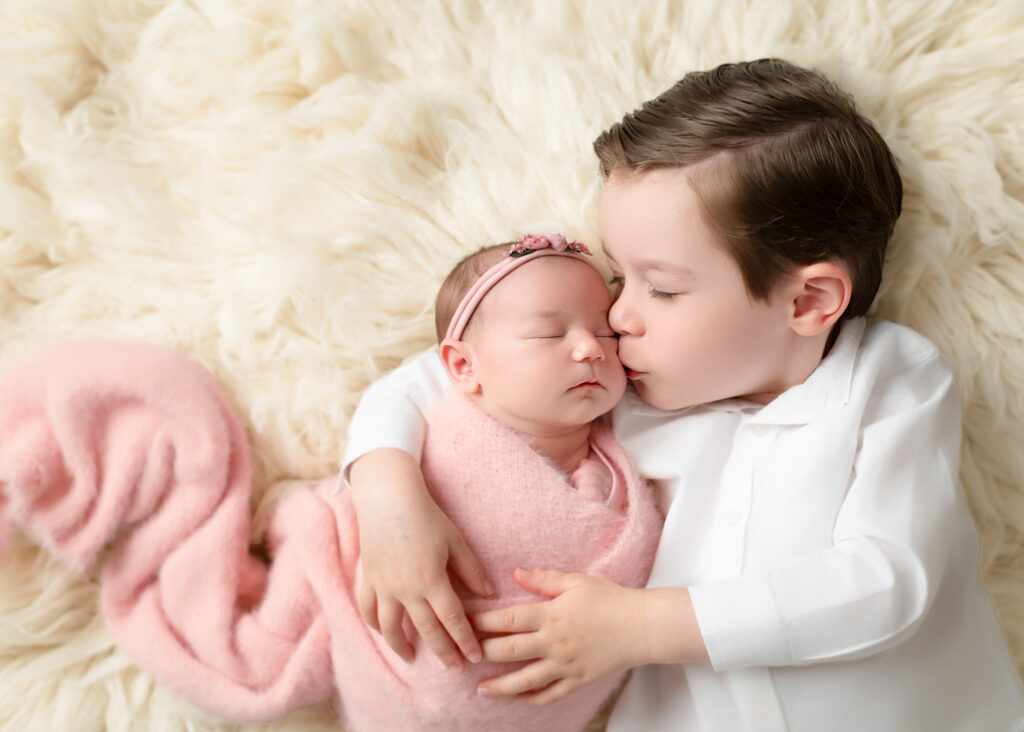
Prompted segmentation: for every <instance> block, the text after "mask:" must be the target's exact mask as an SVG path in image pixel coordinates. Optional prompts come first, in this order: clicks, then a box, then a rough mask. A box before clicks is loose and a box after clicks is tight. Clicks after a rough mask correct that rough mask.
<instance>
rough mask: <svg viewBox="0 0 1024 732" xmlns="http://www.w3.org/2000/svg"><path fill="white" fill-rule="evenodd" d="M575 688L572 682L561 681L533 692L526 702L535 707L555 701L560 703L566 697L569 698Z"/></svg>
mask: <svg viewBox="0 0 1024 732" xmlns="http://www.w3.org/2000/svg"><path fill="white" fill-rule="evenodd" d="M574 688H576V687H575V685H574V684H572V683H571V682H569V681H567V680H565V679H561V680H560V681H556V682H555V683H553V684H551V685H550V686H547V687H545V688H543V689H540V690H539V691H535V692H531V693H529V694H528V695H527V698H526V702H527V704H530V705H531V706H534V707H539V706H543V705H545V704H550V703H551V702H553V701H558V700H559V699H561V698H562V697H564V696H567V695H568V694H569V692H570V691H572V690H573V689H574Z"/></svg>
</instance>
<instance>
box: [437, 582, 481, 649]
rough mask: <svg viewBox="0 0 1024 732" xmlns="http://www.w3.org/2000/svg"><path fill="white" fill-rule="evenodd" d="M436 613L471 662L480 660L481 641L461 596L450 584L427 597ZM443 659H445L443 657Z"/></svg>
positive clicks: (446, 630) (449, 634)
mask: <svg viewBox="0 0 1024 732" xmlns="http://www.w3.org/2000/svg"><path fill="white" fill-rule="evenodd" d="M427 602H429V603H430V607H431V609H432V610H433V612H434V615H435V616H436V617H437V618H438V619H439V620H440V621H441V623H442V625H443V627H444V630H445V632H446V633H447V634H448V636H449V637H450V638H451V639H452V640H453V641H454V642H455V645H456V646H458V649H459V651H461V652H462V655H463V656H464V657H466V658H467V659H468V660H469V661H470V663H476V662H477V661H479V660H480V659H481V658H482V656H483V653H482V652H481V650H480V643H479V642H478V641H477V639H476V634H475V633H473V627H472V626H471V625H470V624H469V619H468V618H467V617H466V611H465V610H464V609H463V607H462V603H461V602H459V596H458V595H456V594H455V590H453V589H452V586H451V585H450V584H447V583H446V584H445V586H443V587H439V588H437V589H436V590H435V591H434V592H433V593H432V595H431V596H429V597H428V598H427ZM442 660H443V659H442Z"/></svg>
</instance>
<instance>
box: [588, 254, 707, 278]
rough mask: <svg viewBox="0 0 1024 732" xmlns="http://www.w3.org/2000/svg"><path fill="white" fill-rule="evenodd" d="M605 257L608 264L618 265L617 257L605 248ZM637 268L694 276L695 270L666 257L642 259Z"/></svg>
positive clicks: (681, 275)
mask: <svg viewBox="0 0 1024 732" xmlns="http://www.w3.org/2000/svg"><path fill="white" fill-rule="evenodd" d="M604 258H605V259H606V260H608V265H609V266H611V267H618V266H619V263H618V262H616V261H615V258H614V257H612V256H611V255H610V254H608V251H607V250H605V253H604ZM637 269H639V270H640V271H642V272H646V271H648V270H652V269H654V270H658V271H659V272H668V273H669V274H674V275H679V276H680V277H692V276H693V270H692V269H690V268H689V267H686V266H684V265H682V264H675V263H674V262H669V261H667V260H664V259H641V260H640V261H639V262H637Z"/></svg>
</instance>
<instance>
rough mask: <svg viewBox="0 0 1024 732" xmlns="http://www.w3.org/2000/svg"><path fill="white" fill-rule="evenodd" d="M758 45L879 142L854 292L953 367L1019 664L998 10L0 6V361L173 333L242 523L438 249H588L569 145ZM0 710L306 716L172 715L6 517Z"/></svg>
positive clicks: (285, 483)
mask: <svg viewBox="0 0 1024 732" xmlns="http://www.w3.org/2000/svg"><path fill="white" fill-rule="evenodd" d="M765 55H778V56H782V57H785V58H788V59H790V60H792V61H795V62H797V63H801V64H804V65H809V66H814V67H816V68H819V69H821V70H823V71H825V72H826V73H829V74H830V75H832V76H833V77H834V78H836V79H837V80H838V81H839V82H840V83H842V84H843V85H844V86H845V87H846V88H847V89H849V90H850V91H852V92H853V93H854V95H855V96H856V97H857V98H858V100H859V102H860V104H861V106H862V108H863V109H864V110H865V111H866V112H867V113H868V114H869V115H870V116H872V117H873V118H874V119H875V120H876V121H877V123H878V125H879V127H880V129H881V130H882V132H883V134H884V135H885V136H886V137H887V139H888V140H889V142H890V144H891V146H892V148H893V150H894V151H895V153H896V155H897V157H898V158H899V161H900V164H901V168H902V173H903V176H904V182H905V187H906V200H905V206H904V215H903V217H902V219H901V220H900V224H899V227H898V229H897V233H896V237H895V240H894V242H893V245H892V248H891V255H890V258H889V263H888V268H887V271H886V278H887V280H886V283H885V285H884V286H883V290H882V292H881V294H880V298H879V300H878V302H877V304H876V307H875V314H877V315H879V316H883V317H887V318H890V319H893V320H896V321H898V322H901V323H905V324H907V325H910V326H912V327H914V328H917V329H918V330H920V331H922V332H923V333H925V334H926V335H927V336H929V337H930V338H932V339H933V340H934V341H936V342H937V343H938V344H939V346H940V347H941V348H942V350H943V351H944V352H945V353H946V354H947V356H948V357H949V358H950V359H951V360H952V362H953V364H954V367H955V369H956V375H957V382H958V385H959V388H960V393H961V397H962V401H963V407H964V412H965V427H966V437H965V441H964V452H963V457H964V462H963V470H962V478H963V482H964V486H965V488H966V490H967V492H968V495H969V498H970V502H971V505H972V507H973V509H974V512H975V516H976V517H977V520H978V523H979V526H980V528H981V531H982V540H983V555H982V557H983V558H982V561H983V565H984V569H985V577H986V580H987V583H988V587H989V589H990V590H991V592H992V595H993V597H994V599H995V602H996V605H997V608H998V610H999V613H1000V616H1001V618H1002V620H1003V623H1004V626H1005V629H1006V632H1007V635H1008V637H1009V640H1010V642H1011V645H1012V648H1013V650H1014V653H1015V656H1016V658H1017V660H1018V663H1024V554H1022V551H1021V549H1022V544H1024V485H1022V483H1024V449H1022V446H1021V436H1022V435H1024V391H1022V390H1021V384H1024V284H1022V283H1024V233H1022V232H1024V202H1022V201H1024V3H1022V2H1020V0H999V1H997V0H962V1H957V0H854V1H851V2H842V3H839V2H831V1H829V0H772V1H770V2H767V1H766V2H753V0H750V1H746V2H733V1H731V0H724V1H723V0H690V1H689V2H682V1H680V2H667V1H666V2H644V1H641V2H638V3H618V2H614V3H613V2H611V1H610V0H609V2H586V1H585V0H577V1H576V2H561V1H560V0H535V1H534V2H530V3H527V2H517V3H506V2H498V1H497V0H496V1H494V2H481V3H476V2H472V1H471V0H450V1H448V2H420V3H412V2H404V1H399V0H364V1H363V2H358V1H357V0H350V1H347V2H346V1H344V0H334V1H332V2H311V1H308V0H191V1H190V0H180V1H178V2H154V1H152V0H149V1H147V0H121V1H108V2H102V1H100V0H95V1H91V0H63V1H61V0H4V2H3V4H2V7H0V69H2V71H0V367H3V366H5V365H7V364H10V363H11V362H12V361H13V360H15V359H17V358H19V357H20V356H22V355H24V354H26V353H28V352H29V351H31V350H34V349H36V348H38V347H40V346H42V345H43V344H46V343H50V342H54V341H58V340H65V339H69V338H76V337H83V336H92V335H105V336H116V337H121V338H130V339H137V340H142V341H149V342H154V343H161V344H166V345H171V346H175V347H177V348H180V349H182V350H184V351H185V352H187V353H189V354H192V355H193V356H194V357H196V358H197V359H199V360H200V361H201V362H202V363H204V364H205V365H206V366H207V367H208V368H209V369H211V370H212V371H213V372H214V374H216V376H217V377H218V378H219V379H220V381H221V383H222V384H223V386H224V388H225V390H226V391H227V393H228V395H229V397H230V398H231V399H232V401H233V403H234V404H235V406H236V407H237V408H238V410H239V412H240V413H241V415H242V418H243V420H244V421H245V423H246V425H247V428H248V431H249V436H250V438H251V440H252V443H253V445H254V452H255V460H256V476H257V483H256V495H257V497H258V499H259V501H258V504H259V505H254V510H256V511H257V517H258V520H257V526H256V531H259V530H260V527H261V526H262V523H261V522H260V521H259V518H260V517H263V516H265V514H266V511H267V509H268V508H269V506H270V505H271V504H272V501H273V499H274V497H275V496H276V495H280V493H281V492H282V491H285V490H288V488H289V485H290V481H293V480H296V479H304V478H314V477H319V476H323V475H326V474H328V473H331V472H332V471H334V470H335V469H336V468H337V466H338V460H339V455H340V452H341V449H342V447H343V444H344V440H345V430H346V427H347V425H348V420H349V417H350V415H351V413H352V411H353V409H354V407H355V405H356V403H357V401H358V399H359V396H360V394H361V392H362V391H363V389H364V388H365V387H366V386H367V384H369V383H370V381H371V380H373V379H375V378H376V377H378V376H380V375H381V374H383V373H385V372H387V371H388V370H389V369H391V368H393V367H394V366H395V365H397V364H398V363H399V362H400V361H401V360H402V359H403V358H405V357H407V356H409V355H411V354H414V353H416V352H418V351H420V350H422V349H423V348H425V347H427V346H428V345H429V344H430V343H431V339H432V325H431V323H432V320H431V313H430V309H431V301H432V298H433V294H434V289H435V287H436V286H437V285H438V283H439V282H440V279H441V278H442V276H443V274H444V273H445V272H446V271H447V269H448V268H449V266H450V265H451V264H452V263H453V262H454V260H455V259H457V258H458V257H459V256H460V255H462V254H463V253H465V252H467V251H469V250H471V249H474V248H476V247H477V246H479V245H481V244H484V243H489V242H494V241H499V240H505V239H508V238H510V237H511V236H513V235H515V234H517V233H521V232H523V231H525V230H527V229H536V228H537V227H539V226H543V227H544V228H549V227H555V228H559V229H562V230H563V231H565V233H567V234H569V235H571V236H577V237H579V238H581V239H583V240H584V241H587V242H589V243H593V244H597V243H599V241H600V238H599V229H598V218H597V201H598V193H599V183H598V176H597V169H596V162H595V159H594V157H593V155H592V154H591V151H590V142H591V140H592V139H593V138H594V137H595V136H596V135H597V133H598V132H599V131H600V130H602V129H603V128H604V127H606V126H607V125H609V124H610V123H612V122H613V121H615V120H617V119H618V118H619V117H621V115H622V114H623V113H624V112H626V111H629V110H631V109H633V108H634V107H635V106H637V105H638V104H639V103H640V102H641V101H643V100H644V99H647V98H649V97H651V96H653V95H655V94H656V93H658V92H660V91H662V90H663V89H665V88H667V87H668V86H669V85H670V84H671V83H672V82H674V81H675V80H676V79H677V78H679V77H680V76H681V75H682V74H683V73H685V72H686V71H688V70H691V69H694V68H707V67H709V66H712V65H716V64H718V63H720V62H723V61H727V60H739V59H746V58H754V57H760V56H765ZM0 439H2V436H0ZM0 727H2V728H3V729H5V730H7V729H10V730H45V729H53V730H71V729H74V730H79V731H82V730H101V729H111V730H127V729H147V730H168V731H170V730H185V729H188V730H226V729H257V728H259V729H280V730H284V729H288V730H321V729H323V730H326V729H337V722H336V720H335V719H334V717H333V715H332V713H331V711H330V710H329V709H328V708H327V707H320V708H315V709H311V710H308V711H305V712H302V713H296V714H293V715H292V716H291V717H289V718H288V719H287V720H284V721H282V722H280V723H278V724H274V725H265V726H264V727H244V728H242V727H237V726H230V725H224V724H220V723H218V722H217V721H215V720H211V719H208V718H204V717H203V716H202V715H200V714H199V713H197V712H196V711H195V710H194V709H192V708H191V707H190V706H189V705H188V704H186V703H184V702H182V701H180V700H178V699H177V698H175V697H174V695H173V694H171V693H170V692H168V691H167V690H166V689H164V688H161V687H159V686H157V685H155V684H154V683H153V682H152V681H151V680H150V679H149V678H148V677H147V676H145V675H143V674H141V673H140V672H139V671H137V670H136V669H135V668H134V667H133V666H132V664H131V662H130V661H129V660H128V659H127V658H126V657H125V656H124V655H123V654H122V653H121V652H119V651H118V649H117V648H116V647H115V646H114V644H113V643H112V641H111V638H110V635H109V633H107V631H106V630H105V629H104V627H103V624H102V622H101V621H100V620H99V619H98V618H97V612H96V586H95V584H94V583H93V582H92V580H91V579H90V578H88V577H87V578H79V577H76V576H74V575H72V574H71V573H70V572H69V571H67V570H65V569H63V568H62V567H61V566H60V565H58V564H57V563H56V562H54V561H52V560H50V559H49V558H48V557H47V556H46V555H45V554H43V553H41V552H40V551H39V550H38V549H36V548H35V547H34V546H31V545H30V544H29V543H28V542H27V541H25V540H24V539H22V538H20V537H14V539H13V542H12V545H11V547H10V550H9V551H8V553H7V555H6V556H5V557H4V558H3V560H2V562H0Z"/></svg>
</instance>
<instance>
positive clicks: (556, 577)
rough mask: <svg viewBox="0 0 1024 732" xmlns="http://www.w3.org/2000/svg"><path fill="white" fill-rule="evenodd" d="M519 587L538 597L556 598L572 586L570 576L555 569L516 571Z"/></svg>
mask: <svg viewBox="0 0 1024 732" xmlns="http://www.w3.org/2000/svg"><path fill="white" fill-rule="evenodd" d="M515 578H516V582H518V583H519V585H520V587H522V588H523V589H525V590H529V591H530V592H533V593H536V594H538V595H545V596H547V597H558V596H559V595H561V594H562V593H563V592H565V591H566V590H568V589H569V588H570V587H571V586H572V575H571V574H566V573H565V572H559V571H558V570H555V569H517V570H516V571H515Z"/></svg>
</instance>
